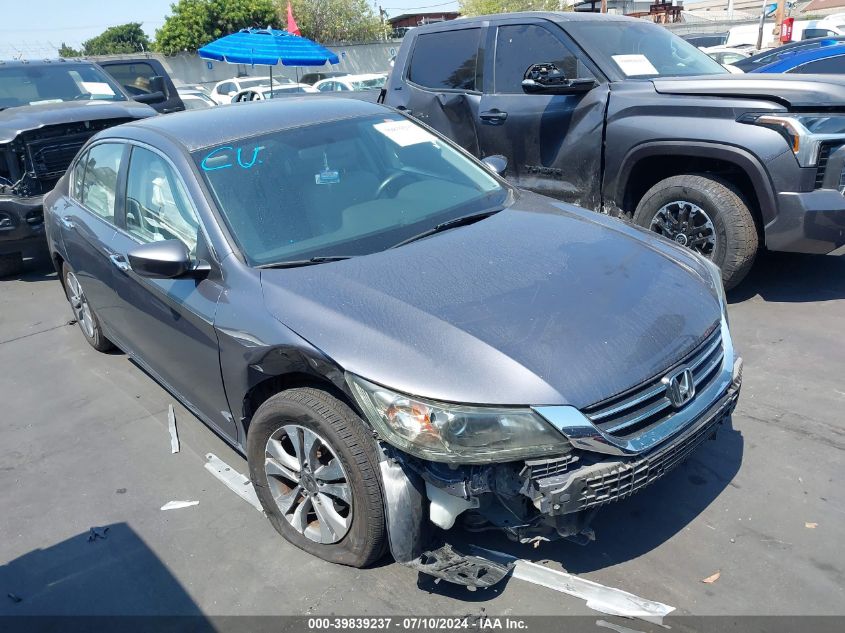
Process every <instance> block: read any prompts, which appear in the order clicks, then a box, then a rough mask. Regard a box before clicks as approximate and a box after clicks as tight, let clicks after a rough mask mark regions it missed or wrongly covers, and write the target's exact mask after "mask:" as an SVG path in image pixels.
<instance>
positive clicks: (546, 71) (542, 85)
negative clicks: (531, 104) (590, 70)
mask: <svg viewBox="0 0 845 633" xmlns="http://www.w3.org/2000/svg"><path fill="white" fill-rule="evenodd" d="M595 87H596V80H595V79H593V78H592V77H584V78H576V79H567V78H566V75H564V74H563V73H562V72H561V71H560V69H559V68H558V67H557V66H555V65H554V64H552V63H550V62H547V63H542V64H532V65H531V66H529V67H528V70H526V71H525V75H523V78H522V91H523V92H524V93H525V94H547V95H573V94H583V93H585V92H589V91H590V90H592V89H593V88H595Z"/></svg>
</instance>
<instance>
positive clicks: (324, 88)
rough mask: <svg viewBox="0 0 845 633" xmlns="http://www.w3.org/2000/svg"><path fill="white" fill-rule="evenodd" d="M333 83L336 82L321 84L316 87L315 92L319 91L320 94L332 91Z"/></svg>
mask: <svg viewBox="0 0 845 633" xmlns="http://www.w3.org/2000/svg"><path fill="white" fill-rule="evenodd" d="M335 83H336V82H334V81H327V82H326V83H322V84H320V85H319V86H317V90H319V91H320V92H331V91H332V90H334V86H335Z"/></svg>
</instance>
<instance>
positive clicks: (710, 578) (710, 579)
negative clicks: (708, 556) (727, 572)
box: [701, 571, 722, 585]
mask: <svg viewBox="0 0 845 633" xmlns="http://www.w3.org/2000/svg"><path fill="white" fill-rule="evenodd" d="M721 576H722V572H721V571H717V572H716V573H715V574H712V575H710V576H707V578H702V579H701V582H704V583H707V584H708V585H712V584H713V583H714V582H716V581H717V580H719V578H720V577H721Z"/></svg>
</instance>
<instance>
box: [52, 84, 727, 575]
mask: <svg viewBox="0 0 845 633" xmlns="http://www.w3.org/2000/svg"><path fill="white" fill-rule="evenodd" d="M501 166H502V159H500V158H498V157H493V158H490V159H487V161H486V162H479V161H478V160H476V159H475V158H473V157H472V156H470V155H468V154H467V153H465V152H464V151H463V150H461V149H459V148H458V147H457V146H455V145H454V144H452V143H451V142H449V141H448V140H446V139H445V138H443V137H441V136H439V135H438V134H437V133H435V132H433V131H431V130H430V129H428V128H426V127H424V126H421V125H420V124H418V123H416V122H414V121H413V120H410V119H408V118H407V117H405V116H403V115H402V114H400V113H397V112H395V111H393V110H390V109H387V108H384V107H382V106H378V105H374V104H369V103H364V102H362V101H356V100H346V99H334V98H320V99H298V98H292V99H285V100H282V101H281V102H279V101H268V102H264V103H259V104H252V105H251V106H249V107H242V106H233V107H222V108H214V109H210V110H203V111H195V112H190V113H184V114H177V115H169V116H165V117H156V118H152V119H147V120H144V121H141V122H135V123H129V124H125V125H121V126H118V127H115V128H111V129H109V130H106V131H103V132H101V133H99V134H97V135H96V136H94V137H93V138H92V139H91V140H90V141H89V142H88V143H87V144H86V145H85V146H84V147H83V149H82V150H81V151H80V153H79V155H78V156H77V158H76V159H75V161H74V163H73V164H72V166H71V168H70V169H69V170H68V172H67V174H66V175H65V176H64V177H63V178H62V179H61V181H60V182H59V184H58V186H57V187H56V189H55V190H54V191H53V192H52V193H51V194H50V195H49V196H48V198H47V202H46V204H45V208H46V216H47V233H48V238H49V245H50V250H51V253H52V257H53V261H54V263H55V266H56V269H57V270H58V271H59V273H60V278H61V281H62V285H63V287H64V291H65V293H66V294H67V297H68V300H69V301H70V304H71V307H72V309H73V311H74V313H75V315H76V319H77V321H78V323H79V327H80V328H81V330H82V333H83V335H84V336H85V338H86V339H87V340H88V342H89V343H90V344H91V345H92V346H93V347H94V348H96V349H98V350H107V349H109V348H111V347H112V346H117V347H118V348H120V349H121V350H123V351H124V352H125V353H126V354H128V355H129V356H130V357H131V358H132V359H133V360H135V361H136V362H137V363H138V364H139V365H140V366H141V367H143V368H144V369H145V370H146V371H147V372H149V374H150V375H152V376H153V377H155V379H156V380H158V381H159V382H160V383H161V384H162V385H163V386H164V387H166V388H167V389H168V390H169V391H170V392H171V393H172V394H173V395H174V396H175V397H176V398H178V399H179V400H180V401H181V402H182V403H183V404H184V405H185V406H186V407H187V408H188V409H190V410H191V411H192V412H193V413H194V414H195V415H196V416H197V417H198V418H200V419H201V420H202V421H203V422H205V423H206V424H207V425H208V426H210V427H211V428H212V429H214V431H216V432H217V433H218V434H219V435H220V436H221V437H222V438H223V439H224V440H226V441H227V442H229V443H230V444H231V445H232V446H234V447H235V448H236V449H238V450H240V451H241V452H243V453H244V454H245V455H246V457H247V459H248V462H249V471H250V478H251V480H252V482H253V484H254V486H255V490H256V492H257V494H258V497H259V499H260V500H261V503H262V505H263V507H264V510H265V511H266V513H267V516H268V517H269V519H270V521H271V522H272V524H273V526H274V527H275V528H276V529H277V530H278V531H279V532H280V533H281V534H282V536H284V537H285V538H286V539H287V540H289V541H290V542H291V543H293V544H294V545H296V546H297V547H300V548H302V549H304V550H306V551H308V552H311V553H313V554H315V555H317V556H319V557H321V558H324V559H326V560H328V561H332V562H335V563H342V564H346V565H353V566H364V565H367V564H369V563H372V562H374V561H375V560H376V559H378V558H379V557H380V556H382V555H383V553H384V552H385V550H386V549H387V548H389V549H390V551H391V553H392V554H393V556H394V557H395V558H396V560H398V561H400V562H402V563H405V564H407V565H410V566H412V567H415V568H417V569H419V570H420V571H423V572H427V573H430V574H433V575H435V576H439V577H442V578H445V579H447V580H451V581H453V582H458V583H462V584H466V585H475V586H483V585H489V584H492V583H493V582H496V581H497V580H498V579H499V578H501V577H502V576H503V575H504V574H505V573H507V566H506V565H503V564H501V563H500V562H495V561H490V560H485V559H483V558H480V557H477V556H473V555H470V554H467V553H462V552H460V551H458V550H456V549H455V548H453V547H451V546H450V545H449V544H448V543H447V532H446V531H447V530H449V529H450V528H452V526H453V525H455V523H456V521H457V520H459V524H461V525H464V526H467V527H471V528H473V529H498V530H501V531H503V532H504V533H506V534H507V535H508V536H509V537H511V538H513V539H514V540H517V541H521V542H532V541H536V540H538V539H553V538H567V539H570V540H573V541H576V542H586V541H587V540H589V539H591V538H592V536H593V535H592V532H591V530H590V527H589V523H590V518H591V517H592V516H593V514H594V511H595V509H596V508H598V507H600V506H603V505H605V504H607V503H610V502H613V501H616V500H618V499H621V498H624V497H627V496H628V495H631V494H632V493H634V492H636V491H638V490H639V489H640V488H642V487H644V486H646V485H648V484H650V483H651V482H653V481H654V480H656V479H658V478H659V477H661V476H662V475H663V474H665V473H666V472H667V471H669V470H670V469H671V468H672V467H674V466H676V465H677V464H678V463H680V462H681V461H682V460H684V459H685V458H686V457H687V456H688V455H689V454H690V453H691V452H692V451H694V450H695V449H696V448H697V447H698V446H699V445H700V444H701V443H702V442H703V441H704V440H705V439H706V438H708V437H710V436H712V435H713V433H715V432H716V430H717V428H718V427H719V425H720V424H721V423H723V422H724V421H726V420H727V419H728V418H729V416H730V415H731V412H732V411H733V409H734V407H735V405H736V400H737V397H738V393H739V389H740V382H741V367H742V364H741V361H740V359H739V358H738V356H737V355H736V354H735V352H734V348H733V345H732V342H731V336H730V332H729V330H728V322H727V316H726V312H725V298H724V294H723V291H722V284H721V280H720V277H719V271H718V269H716V268H715V267H714V266H713V265H712V264H711V263H709V262H708V261H706V260H704V259H701V258H699V257H698V256H697V255H695V254H694V253H693V252H691V251H689V250H687V249H684V248H681V247H679V246H677V245H674V244H673V243H671V242H668V241H665V240H663V239H661V238H659V237H656V236H654V234H651V233H646V232H643V231H641V230H639V229H637V228H635V227H632V226H629V225H627V224H624V223H622V222H620V221H618V220H616V219H612V218H606V217H602V216H600V215H597V214H595V213H591V212H588V211H584V210H582V209H579V208H577V207H573V206H571V205H567V204H562V203H560V202H557V201H555V200H552V199H549V198H545V197H541V196H538V195H535V194H531V193H528V192H525V191H521V190H518V189H515V188H514V187H512V186H511V185H509V184H507V183H506V182H505V181H503V180H502V179H501V178H500V177H499V176H498V175H497V174H496V173H495V171H496V168H497V167H498V168H501ZM599 536H600V535H599Z"/></svg>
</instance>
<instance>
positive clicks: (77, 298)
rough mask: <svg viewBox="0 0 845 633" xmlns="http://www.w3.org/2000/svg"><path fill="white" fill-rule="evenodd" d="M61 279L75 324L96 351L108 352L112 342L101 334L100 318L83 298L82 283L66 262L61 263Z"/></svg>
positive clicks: (112, 347) (112, 346)
mask: <svg viewBox="0 0 845 633" xmlns="http://www.w3.org/2000/svg"><path fill="white" fill-rule="evenodd" d="M62 280H63V285H64V288H65V296H66V297H67V300H68V303H70V307H71V309H72V310H73V316H74V317H75V318H76V324H77V325H78V326H79V329H80V330H81V331H82V335H83V336H84V337H85V340H86V341H88V344H89V345H90V346H91V347H93V348H94V349H95V350H97V351H98V352H108V351H111V350H112V349H114V343H112V342H111V341H110V340H109V339H107V338H106V336H105V334H103V330H102V328H101V327H100V320H99V319H98V318H97V314H96V313H95V312H94V308H92V307H91V305H90V304H89V303H88V300H87V299H86V298H85V293H84V292H83V290H82V285H81V284H80V283H79V280H78V279H77V278H76V274H75V273H74V272H73V270H72V269H71V267H70V266H68V265H67V264H66V263H65V264H62Z"/></svg>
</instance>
